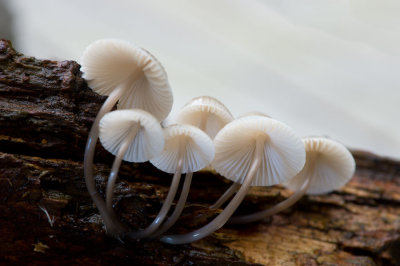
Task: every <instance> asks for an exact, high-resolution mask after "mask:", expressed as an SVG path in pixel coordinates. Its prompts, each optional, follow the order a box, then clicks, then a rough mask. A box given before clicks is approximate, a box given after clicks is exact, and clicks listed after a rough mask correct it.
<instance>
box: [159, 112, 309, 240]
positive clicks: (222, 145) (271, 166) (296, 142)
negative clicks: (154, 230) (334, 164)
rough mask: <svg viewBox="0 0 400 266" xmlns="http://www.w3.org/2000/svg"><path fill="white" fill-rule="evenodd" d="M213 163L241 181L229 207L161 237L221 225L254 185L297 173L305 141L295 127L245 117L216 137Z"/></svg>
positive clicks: (196, 234)
mask: <svg viewBox="0 0 400 266" xmlns="http://www.w3.org/2000/svg"><path fill="white" fill-rule="evenodd" d="M214 144H215V158H214V161H213V163H212V166H213V167H214V168H215V170H216V171H217V172H218V173H220V174H221V175H223V176H225V177H227V178H229V179H231V180H232V181H234V182H238V183H241V184H242V186H241V187H240V189H239V191H238V192H237V193H236V195H235V196H234V197H233V199H232V200H231V201H230V202H229V204H228V205H227V207H226V208H225V209H224V210H223V211H222V212H221V213H220V214H219V215H218V216H217V217H215V218H214V219H213V220H212V221H211V222H210V223H208V224H207V225H205V226H203V227H202V228H200V229H197V230H195V231H193V232H190V233H187V234H183V235H167V236H164V237H162V238H161V241H163V242H165V243H169V244H185V243H190V242H193V241H197V240H199V239H201V238H203V237H206V236H207V235H209V234H211V233H212V232H214V231H215V230H218V229H219V228H221V227H222V226H223V225H224V224H225V223H226V222H227V220H228V219H229V218H230V217H231V215H232V214H233V212H234V211H235V210H236V208H237V207H238V206H239V205H240V203H241V202H242V200H243V198H244V197H245V196H246V193H247V191H248V190H249V188H250V186H251V185H253V186H271V185H274V184H280V183H283V182H285V181H286V180H287V179H289V178H291V177H293V176H294V175H296V174H297V173H298V172H299V171H300V170H301V169H302V167H303V165H304V162H305V151H304V145H303V143H302V142H301V139H300V138H299V137H297V135H296V134H295V133H294V132H293V130H292V129H291V128H289V127H288V126H286V125H285V124H283V123H281V122H278V121H276V120H273V119H270V118H267V117H260V116H248V117H243V118H240V119H237V120H234V121H233V122H231V123H229V124H228V125H226V126H225V127H224V128H223V129H221V131H220V132H219V133H218V134H217V135H216V137H215V139H214Z"/></svg>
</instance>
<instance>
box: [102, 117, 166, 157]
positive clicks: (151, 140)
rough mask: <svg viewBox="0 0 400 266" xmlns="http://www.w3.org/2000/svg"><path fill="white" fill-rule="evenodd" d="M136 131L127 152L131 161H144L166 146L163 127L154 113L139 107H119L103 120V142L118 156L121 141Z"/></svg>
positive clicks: (106, 147)
mask: <svg viewBox="0 0 400 266" xmlns="http://www.w3.org/2000/svg"><path fill="white" fill-rule="evenodd" d="M132 130H136V131H137V133H136V136H135V138H134V140H133V141H132V143H131V144H130V145H129V148H128V150H127V152H126V153H125V156H124V158H123V159H124V160H125V161H128V162H145V161H148V160H149V159H151V158H153V157H154V156H156V155H158V154H160V152H161V151H162V149H163V147H164V135H163V131H162V128H161V126H160V124H159V122H158V121H157V119H156V118H154V116H152V115H151V114H149V113H148V112H146V111H143V110H139V109H128V110H117V111H113V112H110V113H108V114H106V115H105V116H104V117H103V118H102V119H101V120H100V134H99V136H100V142H101V144H102V145H103V146H104V148H105V149H106V150H107V151H109V152H111V153H112V154H113V155H116V154H117V153H118V151H119V149H120V146H121V144H122V143H123V141H124V140H125V139H126V137H127V136H128V135H129V132H130V131H132Z"/></svg>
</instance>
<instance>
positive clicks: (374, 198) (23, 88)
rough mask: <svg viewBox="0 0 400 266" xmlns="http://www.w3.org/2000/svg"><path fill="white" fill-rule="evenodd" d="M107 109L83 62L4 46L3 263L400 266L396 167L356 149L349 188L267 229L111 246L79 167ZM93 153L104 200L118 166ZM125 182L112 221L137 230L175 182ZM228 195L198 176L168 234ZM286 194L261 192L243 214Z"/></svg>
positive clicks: (140, 176) (268, 223)
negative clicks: (181, 241)
mask: <svg viewBox="0 0 400 266" xmlns="http://www.w3.org/2000/svg"><path fill="white" fill-rule="evenodd" d="M103 101H104V97H100V96H98V95H95V94H94V93H92V92H91V91H90V89H88V87H87V85H86V83H85V81H84V80H83V79H82V78H81V73H80V71H79V65H78V64H77V63H76V62H73V61H63V62H54V61H47V60H37V59H35V58H29V57H24V56H23V55H21V54H19V53H17V52H16V51H14V49H13V48H12V47H11V44H10V42H8V41H6V40H1V41H0V240H1V241H0V263H9V264H12V263H15V264H22V263H27V262H30V263H32V264H40V263H54V264H74V263H79V264H98V263H102V264H117V263H132V262H137V263H141V264H200V265H209V264H238V265H239V264H253V263H259V264H267V265H375V264H378V265H400V204H399V203H400V162H397V161H393V160H389V159H385V158H380V157H377V156H375V155H373V154H368V153H363V152H353V153H354V155H355V157H356V161H357V172H356V175H355V176H354V177H353V179H352V180H351V182H350V183H349V184H348V185H346V186H345V187H344V188H343V189H341V190H340V191H336V192H333V193H330V194H328V195H321V196H308V197H304V198H303V199H302V200H301V201H300V202H299V203H297V204H296V205H295V206H294V207H292V208H290V209H289V210H287V211H285V212H283V213H281V214H277V215H275V216H273V217H272V218H269V219H266V220H264V221H262V222H258V223H253V224H249V225H241V226H225V227H224V228H222V229H220V230H219V231H217V232H216V233H214V234H213V235H212V236H210V237H207V238H205V239H203V240H201V241H199V242H196V243H193V244H189V245H183V246H169V245H165V244H162V243H160V242H158V241H129V240H126V241H125V242H124V243H122V242H119V241H117V240H114V239H110V238H108V237H107V236H106V235H105V234H104V230H103V227H102V222H101V218H100V217H99V215H98V213H97V211H96V209H95V208H94V206H93V204H92V202H91V200H90V197H89V196H88V194H87V191H86V188H85V184H84V180H83V170H82V157H83V156H82V155H83V148H84V145H85V141H86V137H87V134H88V129H89V127H90V126H91V123H92V122H93V119H94V117H95V115H96V112H97V111H98V109H99V107H100V105H101V103H102V102H103ZM97 150H98V152H97V154H96V169H95V170H96V179H97V184H98V188H99V189H100V190H101V191H103V192H104V184H105V183H104V180H106V178H107V174H108V172H109V170H110V164H111V163H112V157H111V156H110V155H109V154H107V152H105V151H104V150H103V149H102V148H101V147H100V146H98V149H97ZM120 177H121V178H120V181H119V184H118V187H117V191H116V199H115V206H116V210H117V213H118V214H119V216H120V217H121V219H122V221H123V222H124V223H126V224H127V225H129V226H130V227H132V228H133V229H137V228H140V227H144V226H146V225H147V224H148V223H149V222H151V220H152V219H153V218H154V217H155V215H156V213H157V211H158V210H159V208H160V206H161V203H162V201H163V199H164V197H165V195H166V192H167V191H168V186H169V182H170V181H171V176H169V175H166V174H164V173H161V172H159V171H158V170H156V169H154V168H153V167H152V166H151V165H150V164H141V165H139V164H124V165H123V166H122V169H121V174H120ZM228 186H229V182H228V181H225V180H224V179H223V178H221V177H219V176H217V175H214V174H213V173H210V172H203V173H196V174H195V176H194V184H193V188H192V190H191V194H190V197H189V203H188V204H187V206H186V208H185V210H184V214H183V216H182V217H181V219H180V220H179V222H178V224H177V225H176V226H174V227H173V228H172V230H171V232H177V233H181V232H187V231H188V230H191V229H194V228H196V227H198V226H200V225H202V224H205V223H206V222H207V220H209V219H211V218H212V217H213V215H215V212H211V211H209V210H207V206H208V205H209V204H210V203H212V202H213V201H215V200H216V199H217V198H218V196H219V195H221V194H222V193H223V191H224V189H226V188H227V187H228ZM289 195H290V192H289V191H287V190H284V189H282V188H280V187H273V188H254V189H252V190H251V192H250V194H249V195H248V196H247V198H246V201H245V202H244V203H243V204H242V205H243V206H242V207H241V208H240V210H239V212H242V213H243V212H245V211H249V210H257V209H260V208H263V207H266V206H269V205H271V204H274V203H276V202H279V201H281V200H283V199H285V198H287V197H288V196H289Z"/></svg>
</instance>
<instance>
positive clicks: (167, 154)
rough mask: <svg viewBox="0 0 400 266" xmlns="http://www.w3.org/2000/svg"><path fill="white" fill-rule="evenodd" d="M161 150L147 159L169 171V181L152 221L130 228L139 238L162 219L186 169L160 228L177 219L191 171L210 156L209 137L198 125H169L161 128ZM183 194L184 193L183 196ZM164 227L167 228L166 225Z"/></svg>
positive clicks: (153, 229) (210, 142)
mask: <svg viewBox="0 0 400 266" xmlns="http://www.w3.org/2000/svg"><path fill="white" fill-rule="evenodd" d="M164 138H165V145H164V150H163V151H162V152H161V153H160V154H159V155H158V156H156V157H154V158H153V159H151V160H150V162H151V163H152V164H153V165H154V166H156V167H157V168H158V169H160V170H162V171H164V172H167V173H171V174H172V173H173V174H174V176H173V178H172V183H171V186H170V188H169V191H168V194H167V197H166V199H165V201H164V204H163V206H162V207H161V210H160V212H159V213H158V215H157V217H156V218H155V219H154V221H153V222H152V223H151V224H150V225H149V226H148V227H147V228H146V229H144V230H141V231H139V232H131V233H129V236H130V237H131V238H134V239H140V238H145V237H148V236H150V235H151V234H153V233H155V232H156V230H157V229H158V228H159V226H160V225H161V223H162V222H163V221H164V219H165V217H166V215H167V214H168V211H169V209H170V207H171V204H172V201H173V200H174V197H175V194H176V191H177V189H178V185H179V181H180V178H181V174H182V173H186V180H185V183H188V184H186V185H185V186H184V188H183V190H182V192H181V193H182V194H181V197H180V199H179V200H180V201H179V202H178V203H177V208H175V210H174V212H173V214H172V215H171V217H170V218H169V219H168V221H167V222H166V225H163V226H164V227H163V228H162V230H167V229H168V228H169V227H170V226H172V225H173V224H174V223H175V221H176V220H177V219H178V217H179V215H180V213H181V211H182V209H183V206H184V204H185V201H186V197H187V194H188V193H189V187H190V181H191V178H192V174H193V172H195V171H198V170H200V169H202V168H204V167H205V166H206V165H208V164H209V163H210V162H211V161H212V159H213V158H214V145H213V142H212V140H211V139H210V138H209V137H208V136H207V134H205V133H204V132H203V131H201V130H200V129H198V128H196V127H193V126H190V125H171V126H169V127H167V128H165V129H164ZM182 195H183V196H182ZM185 195H186V196H185ZM167 227H168V228H167Z"/></svg>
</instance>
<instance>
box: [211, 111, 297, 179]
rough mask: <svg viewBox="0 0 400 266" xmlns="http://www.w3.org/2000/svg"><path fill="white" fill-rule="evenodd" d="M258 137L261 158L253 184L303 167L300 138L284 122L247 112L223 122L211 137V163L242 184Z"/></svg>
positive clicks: (279, 176)
mask: <svg viewBox="0 0 400 266" xmlns="http://www.w3.org/2000/svg"><path fill="white" fill-rule="evenodd" d="M260 140H261V143H263V147H262V159H261V165H260V167H259V168H258V170H257V173H256V175H255V178H254V180H253V182H252V185H253V186H272V185H275V184H281V183H283V182H284V181H286V180H287V179H289V178H291V177H293V176H294V175H296V174H297V173H298V172H299V171H300V170H301V169H302V168H303V166H304V162H305V150H304V145H303V143H302V141H301V139H300V138H299V137H298V136H297V135H296V134H295V132H294V131H293V130H292V129H291V128H290V127H288V126H287V125H285V124H283V123H281V122H279V121H276V120H274V119H271V118H268V117H264V116H246V117H242V118H239V119H236V120H234V121H233V122H231V123H229V124H228V125H226V126H225V127H224V128H223V129H222V130H221V131H220V132H219V133H218V134H217V136H216V137H215V139H214V144H215V151H216V152H215V158H214V161H213V162H212V166H213V167H214V168H215V170H216V171H217V172H218V173H220V174H221V175H223V176H225V177H226V178H228V179H230V180H232V181H234V182H236V183H241V184H242V183H243V182H244V177H245V176H246V175H247V173H248V172H249V170H250V167H251V165H252V161H253V158H254V156H255V153H256V145H257V143H260V142H259V141H260Z"/></svg>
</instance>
